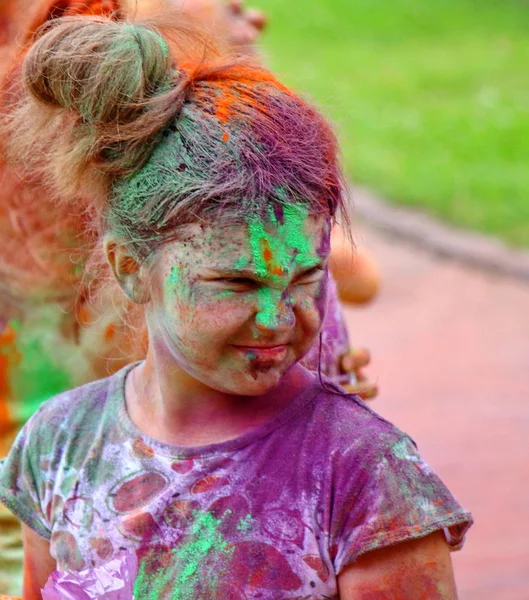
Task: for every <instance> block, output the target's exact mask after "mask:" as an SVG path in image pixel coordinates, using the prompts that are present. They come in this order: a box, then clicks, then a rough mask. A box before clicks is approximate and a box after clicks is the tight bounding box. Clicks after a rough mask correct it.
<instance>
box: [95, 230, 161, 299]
mask: <svg viewBox="0 0 529 600" xmlns="http://www.w3.org/2000/svg"><path fill="white" fill-rule="evenodd" d="M104 248H105V255H106V257H107V261H108V264H109V265H110V268H111V269H112V273H113V274H114V277H115V279H116V281H117V282H118V284H119V287H120V288H121V289H122V290H123V293H124V294H125V296H127V298H128V299H129V300H131V301H132V302H134V303H135V304H145V303H146V302H148V301H149V300H150V293H149V285H148V284H149V282H148V277H147V272H146V269H145V267H143V266H142V264H140V262H139V261H138V259H137V258H136V257H135V256H134V255H133V254H132V253H131V251H130V250H129V248H128V247H127V246H126V245H125V244H124V243H123V242H120V241H118V240H116V239H114V238H112V237H110V236H109V237H108V238H105V241H104Z"/></svg>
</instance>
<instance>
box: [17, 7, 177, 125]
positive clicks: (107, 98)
mask: <svg viewBox="0 0 529 600" xmlns="http://www.w3.org/2000/svg"><path fill="white" fill-rule="evenodd" d="M170 77H171V58H170V54H169V50H168V48H167V44H166V43H165V41H164V39H163V38H162V37H161V36H160V35H159V34H158V33H157V32H155V31H153V29H150V28H149V27H147V26H142V25H133V24H127V23H120V22H114V21H111V20H110V19H105V18H97V17H91V18H90V17H66V18H63V19H57V20H56V21H54V22H53V23H51V25H48V26H47V27H45V28H43V31H42V34H41V36H40V37H39V38H38V39H37V41H36V42H35V44H34V45H33V46H32V47H31V49H30V51H29V52H28V55H27V57H26V60H25V62H24V71H23V79H24V83H25V85H26V86H27V89H28V90H29V92H30V93H31V94H32V95H33V96H34V97H35V98H37V99H38V100H40V101H41V102H44V103H45V104H48V105H50V106H56V107H62V108H66V109H70V110H73V111H76V112H78V113H79V114H80V115H81V117H82V119H83V120H84V121H85V122H86V123H88V124H90V125H99V124H101V125H104V124H108V123H112V122H113V121H117V120H119V121H120V122H123V121H125V122H126V121H128V120H131V119H134V118H135V116H136V114H137V113H138V112H139V111H141V110H142V109H143V108H144V107H145V104H146V102H148V100H149V99H150V98H152V97H153V96H154V95H156V94H157V93H160V91H163V90H164V89H165V90H167V85H168V82H169V81H170Z"/></svg>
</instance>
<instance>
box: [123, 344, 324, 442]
mask: <svg viewBox="0 0 529 600" xmlns="http://www.w3.org/2000/svg"><path fill="white" fill-rule="evenodd" d="M312 380H313V376H312V375H311V374H310V373H309V372H308V371H307V370H306V369H304V368H303V367H301V366H300V365H294V367H292V368H291V369H290V370H289V371H288V372H287V373H286V374H285V376H284V377H283V378H282V380H281V382H280V384H279V385H278V386H276V387H274V388H273V389H272V390H269V391H267V392H266V393H264V394H261V395H259V396H240V395H235V394H230V393H226V392H222V391H219V390H215V389H212V388H210V387H208V386H207V385H205V384H203V383H202V382H200V381H198V380H196V379H195V378H193V377H192V376H191V375H189V374H188V373H187V372H185V371H184V370H183V369H182V368H181V367H180V366H179V365H178V363H176V362H175V360H174V359H173V358H170V357H167V356H165V355H164V354H163V353H161V352H156V350H155V349H153V348H152V346H151V347H150V348H149V351H148V354H147V358H146V360H145V362H143V363H142V364H140V365H138V367H136V368H135V369H134V370H133V371H132V372H131V373H130V375H129V377H128V378H127V383H126V389H125V396H126V403H127V410H128V412H129V415H130V418H131V420H132V421H133V423H134V424H135V425H136V427H138V429H140V431H142V432H143V433H145V434H147V435H149V436H150V437H152V438H154V439H157V440H158V441H160V442H164V443H167V444H172V445H179V446H190V447H191V446H202V445H206V444H212V443H218V442H222V441H226V440H229V439H233V438H235V437H238V436H240V435H243V434H244V433H246V432H248V431H250V430H252V429H254V428H255V427H257V426H259V425H260V424H262V423H264V422H265V421H267V420H268V419H270V418H271V417H273V416H274V415H275V414H277V413H278V412H279V411H280V410H281V409H282V408H284V407H285V406H286V405H287V404H289V402H290V401H291V400H292V399H293V398H295V397H296V396H297V395H298V394H299V393H300V392H301V391H302V390H303V389H304V388H306V386H307V385H309V384H310V383H311V382H312Z"/></svg>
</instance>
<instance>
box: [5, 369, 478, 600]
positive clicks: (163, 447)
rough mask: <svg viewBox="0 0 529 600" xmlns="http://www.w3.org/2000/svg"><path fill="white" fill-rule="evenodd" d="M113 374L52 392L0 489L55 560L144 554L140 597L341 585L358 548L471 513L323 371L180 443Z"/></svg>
mask: <svg viewBox="0 0 529 600" xmlns="http://www.w3.org/2000/svg"><path fill="white" fill-rule="evenodd" d="M132 367H133V365H129V366H128V367H126V368H125V369H122V370H121V371H119V372H118V373H116V374H115V375H113V376H111V377H109V378H106V379H103V380H99V381H96V382H93V383H89V384H87V385H84V386H81V387H79V388H76V389H74V390H71V391H68V392H65V393H63V394H60V395H59V396H56V397H54V398H52V399H51V400H49V401H48V402H47V403H45V404H44V405H43V406H42V407H41V408H40V409H39V411H38V412H37V413H36V414H35V415H34V416H33V417H32V418H31V419H30V420H29V421H28V423H27V424H26V425H25V427H24V428H23V429H22V431H21V432H20V434H19V435H18V437H17V439H16V441H15V444H14V446H13V448H12V450H11V452H10V454H9V456H8V458H7V459H5V460H4V461H3V462H2V463H0V499H1V500H2V501H3V502H4V503H5V504H6V505H7V506H8V507H9V508H10V509H11V510H12V511H13V512H14V513H15V514H16V515H17V516H18V517H19V518H20V519H21V520H22V521H23V522H24V523H26V524H27V525H29V526H30V527H31V528H32V529H34V530H35V531H36V532H37V533H39V534H40V535H41V536H42V537H44V538H45V539H47V540H50V548H51V554H52V556H53V557H55V559H56V561H57V568H58V569H59V570H64V569H66V568H70V569H75V570H81V569H83V568H87V567H98V566H101V565H102V564H104V563H105V562H107V561H109V560H111V559H112V558H114V557H116V556H118V554H119V553H120V552H122V551H135V552H136V554H137V556H138V559H139V565H140V568H139V574H138V577H137V580H136V586H135V597H136V598H137V600H144V599H150V598H155V599H156V600H162V599H163V600H165V599H171V600H172V599H178V600H188V599H189V600H191V599H193V600H206V599H208V600H211V599H212V598H222V599H227V600H236V599H239V600H240V599H246V600H279V599H281V600H286V599H294V598H297V599H299V598H307V599H309V598H310V599H312V598H318V599H323V598H334V597H337V596H336V594H337V579H336V578H337V575H338V574H339V573H340V572H341V571H342V569H343V568H344V567H345V566H346V565H348V564H350V563H351V562H353V561H354V560H355V559H356V558H357V557H358V556H359V555H361V554H363V553H365V552H368V551H370V550H374V549H377V548H382V547H384V546H388V545H391V544H395V543H397V542H401V541H404V540H411V539H414V538H418V537H420V536H424V535H427V534H429V533H431V532H434V531H436V530H444V532H445V534H446V537H447V541H448V543H449V544H450V546H452V547H453V548H458V547H460V545H461V544H462V541H463V537H464V534H465V532H466V530H467V528H468V527H469V525H470V524H471V516H470V515H469V513H467V512H465V511H464V510H463V509H462V508H461V506H460V505H459V504H458V503H457V501H456V500H455V499H454V497H453V496H452V494H451V493H450V492H449V490H448V489H447V488H446V487H445V485H444V484H443V483H442V482H441V481H440V479H439V478H438V477H437V476H436V475H435V474H434V473H433V472H432V469H431V468H430V467H429V466H428V465H427V464H426V463H425V462H424V460H423V459H422V458H421V457H420V455H419V454H418V453H417V449H416V447H415V444H414V442H413V441H412V440H411V439H410V438H409V437H408V436H407V435H405V434H404V433H402V432H401V431H400V430H399V429H397V428H396V427H394V426H393V425H392V424H391V423H389V422H388V421H386V420H385V419H383V418H382V417H380V416H378V415H377V414H376V413H374V412H373V411H372V410H371V409H370V408H368V407H367V406H366V405H365V404H364V403H363V402H362V401H361V400H359V399H357V398H356V397H355V396H351V395H347V394H345V393H343V392H342V391H341V390H340V388H339V387H337V386H336V385H335V384H333V383H332V382H331V381H330V380H322V381H323V385H322V382H320V380H319V379H318V377H316V376H315V375H314V376H313V378H312V379H311V383H310V385H308V386H307V387H306V389H304V391H303V392H302V393H301V394H300V395H299V396H297V397H295V398H294V399H292V401H291V402H290V403H289V404H288V405H287V406H286V407H285V408H283V409H282V410H281V411H280V412H279V413H278V414H277V415H276V416H274V417H273V418H271V419H270V420H269V421H267V422H265V423H264V424H262V425H260V426H258V427H257V428H255V429H254V430H252V431H250V432H248V433H246V434H244V435H242V436H240V437H238V438H236V439H232V440H229V441H226V442H222V443H217V444H211V445H207V446H203V447H195V448H189V447H178V446H171V445H168V444H165V443H161V442H158V441H156V440H154V439H152V438H150V437H147V436H146V435H143V434H142V433H141V432H140V431H139V430H138V429H137V428H136V427H135V425H134V424H133V423H132V421H131V420H130V418H129V416H128V413H127V409H126V403H125V395H124V389H125V379H126V375H127V373H128V372H129V371H130V369H131V368H132Z"/></svg>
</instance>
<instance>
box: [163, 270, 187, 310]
mask: <svg viewBox="0 0 529 600" xmlns="http://www.w3.org/2000/svg"><path fill="white" fill-rule="evenodd" d="M182 271H183V265H181V264H178V265H173V266H172V267H171V272H170V274H169V275H168V277H167V278H166V280H165V295H166V296H167V297H169V298H170V297H172V296H177V297H178V299H179V300H180V301H182V302H185V303H190V302H191V301H192V300H193V297H192V296H193V294H192V292H191V286H190V285H189V282H188V281H187V279H186V278H185V276H183V273H182Z"/></svg>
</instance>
